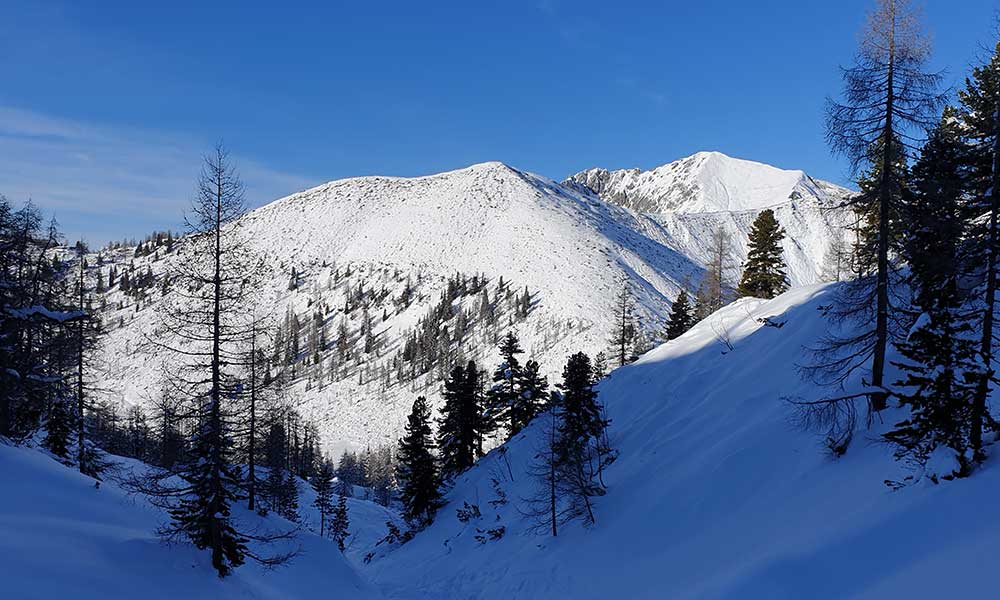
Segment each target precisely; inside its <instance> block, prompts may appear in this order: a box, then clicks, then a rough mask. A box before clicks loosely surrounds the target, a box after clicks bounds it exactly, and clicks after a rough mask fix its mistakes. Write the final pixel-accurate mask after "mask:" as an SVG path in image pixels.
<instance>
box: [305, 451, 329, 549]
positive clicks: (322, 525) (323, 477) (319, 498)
mask: <svg viewBox="0 0 1000 600" xmlns="http://www.w3.org/2000/svg"><path fill="white" fill-rule="evenodd" d="M309 485H311V486H312V489H313V491H314V492H316V499H315V500H313V506H314V507H316V511H317V512H319V535H320V537H324V536H325V535H326V531H327V529H326V524H327V521H328V520H329V519H330V517H331V516H332V515H333V465H331V464H330V463H329V462H328V461H323V462H322V463H321V464H320V466H319V469H317V470H316V473H315V474H314V475H313V476H312V479H311V480H310V481H309ZM330 531H331V532H332V531H333V529H332V527H331V529H330Z"/></svg>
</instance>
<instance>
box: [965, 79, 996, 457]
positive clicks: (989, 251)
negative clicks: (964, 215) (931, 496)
mask: <svg viewBox="0 0 1000 600" xmlns="http://www.w3.org/2000/svg"><path fill="white" fill-rule="evenodd" d="M994 114H995V115H996V116H995V117H994V124H993V127H994V131H993V173H992V175H993V177H992V181H991V182H990V183H991V185H990V219H989V232H988V234H987V236H986V244H987V247H986V298H985V302H986V307H985V308H984V309H983V337H982V341H981V346H980V350H979V352H980V354H981V355H982V360H983V375H982V377H981V378H980V380H979V383H978V385H977V386H976V396H975V398H974V399H973V403H972V431H971V432H970V434H969V438H970V440H969V441H970V443H971V445H972V450H973V453H974V454H973V456H974V459H975V460H977V461H981V460H983V459H984V458H986V456H985V454H984V453H983V420H984V419H985V418H986V397H987V396H988V395H989V393H990V380H991V379H992V378H993V311H994V308H995V306H996V291H997V277H996V270H997V249H998V248H997V246H998V243H1000V240H998V239H997V238H998V234H997V217H998V215H997V213H998V212H1000V202H998V200H1000V198H998V197H997V194H998V193H1000V127H998V126H997V122H996V120H995V119H996V118H1000V99H998V101H997V107H996V112H995V113H994Z"/></svg>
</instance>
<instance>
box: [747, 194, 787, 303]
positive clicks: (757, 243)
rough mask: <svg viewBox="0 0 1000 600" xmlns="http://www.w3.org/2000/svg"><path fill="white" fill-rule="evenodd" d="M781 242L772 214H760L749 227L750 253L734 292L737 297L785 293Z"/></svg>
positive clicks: (782, 233)
mask: <svg viewBox="0 0 1000 600" xmlns="http://www.w3.org/2000/svg"><path fill="white" fill-rule="evenodd" d="M783 239H785V230H784V228H783V227H781V225H779V224H778V221H777V220H776V219H775V218H774V211H773V210H771V209H769V208H768V209H765V210H763V211H761V213H760V214H759V215H758V216H757V218H756V219H754V222H753V225H752V226H751V227H750V243H749V247H750V249H749V252H748V253H747V261H746V264H745V265H744V266H743V278H742V279H741V280H740V284H739V287H738V288H737V291H738V292H739V293H740V295H741V296H752V297H754V298H774V297H775V296H777V295H778V294H780V293H781V292H784V291H785V290H787V289H788V275H787V274H786V273H785V260H784V259H783V258H782V249H781V240H783Z"/></svg>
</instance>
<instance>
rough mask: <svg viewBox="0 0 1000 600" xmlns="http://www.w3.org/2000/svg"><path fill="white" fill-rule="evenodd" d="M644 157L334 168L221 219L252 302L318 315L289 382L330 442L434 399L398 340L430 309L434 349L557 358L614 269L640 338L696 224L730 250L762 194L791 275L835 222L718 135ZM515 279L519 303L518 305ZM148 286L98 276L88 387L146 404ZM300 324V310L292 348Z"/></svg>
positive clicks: (789, 177)
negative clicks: (95, 343)
mask: <svg viewBox="0 0 1000 600" xmlns="http://www.w3.org/2000/svg"><path fill="white" fill-rule="evenodd" d="M650 173H652V174H655V176H654V175H648V174H643V173H639V172H627V173H626V172H610V173H609V172H606V171H590V172H585V173H582V174H579V175H577V176H574V177H573V178H571V180H569V181H568V182H567V183H566V184H559V183H556V182H554V181H552V180H549V179H547V178H544V177H541V176H538V175H533V174H531V173H527V172H524V171H520V170H518V169H515V168H512V167H510V166H507V165H504V164H501V163H496V162H493V163H484V164H478V165H473V166H471V167H468V168H465V169H460V170H457V171H451V172H447V173H441V174H438V175H431V176H426V177H416V178H398V177H359V178H352V179H344V180H338V181H333V182H330V183H327V184H324V185H321V186H318V187H316V188H313V189H310V190H306V191H304V192H301V193H298V194H294V195H291V196H288V197H286V198H282V199H279V200H276V201H274V202H272V203H270V204H268V205H266V206H264V207H261V208H259V209H256V210H254V211H251V212H250V213H248V214H247V215H246V216H245V217H244V218H243V219H241V220H240V222H239V223H238V224H237V227H236V228H237V231H238V232H240V235H243V236H245V239H246V240H247V241H248V244H249V247H250V248H251V249H252V250H253V251H254V252H255V254H256V255H258V256H260V257H261V258H262V259H263V261H264V264H263V269H264V271H265V272H266V277H265V279H264V283H263V285H262V286H261V287H260V290H259V292H260V295H261V297H260V300H259V304H260V305H261V306H263V307H267V310H268V311H269V312H270V314H271V315H272V316H273V318H274V322H275V324H277V323H279V322H281V321H282V319H284V318H286V316H287V315H290V314H295V315H296V316H297V318H299V319H300V320H301V321H302V322H303V323H309V322H311V321H312V320H314V319H315V320H317V321H318V322H321V328H322V331H321V333H320V335H321V336H322V338H323V340H324V342H323V343H322V348H320V350H319V352H318V357H319V359H320V360H319V361H318V362H317V361H315V360H314V358H315V357H306V356H301V357H297V359H299V358H301V362H302V365H301V367H299V368H297V370H296V382H295V384H294V385H293V386H292V390H291V394H292V397H293V398H294V401H295V402H296V403H297V405H298V406H299V408H300V410H301V411H302V412H303V413H304V415H305V416H306V417H308V418H310V419H312V420H314V421H316V422H318V424H319V425H320V426H321V431H322V433H323V436H324V441H325V443H326V445H327V447H328V449H330V450H332V451H338V450H339V449H340V448H341V447H347V446H350V447H356V448H357V447H364V446H367V445H375V444H379V443H391V442H392V441H393V440H395V439H396V438H397V437H398V435H399V434H400V431H401V429H402V425H403V422H404V420H405V416H406V413H407V412H408V410H409V407H410V405H411V404H412V401H413V398H414V396H415V395H417V394H426V395H428V397H429V398H430V399H431V400H432V402H435V401H436V400H437V396H438V390H439V388H440V377H441V375H442V374H443V373H444V372H446V367H447V365H446V364H444V362H443V361H438V362H433V361H431V363H430V366H428V363H427V361H424V360H421V361H414V360H413V358H412V353H410V354H407V353H408V352H409V351H410V350H411V349H412V348H410V346H408V344H407V340H408V339H411V338H413V337H414V336H415V335H416V333H418V332H419V331H421V328H422V327H424V323H423V322H422V321H426V320H427V319H428V318H429V315H431V314H432V313H434V314H436V315H438V316H437V317H435V318H437V319H438V321H439V322H438V323H437V325H439V326H440V327H441V328H443V329H446V330H447V333H446V334H444V341H443V342H438V341H435V344H439V343H440V344H444V347H441V348H437V349H435V350H433V353H436V354H435V355H441V354H450V355H451V356H452V357H453V358H454V357H461V358H462V359H464V360H468V359H475V360H477V362H479V364H480V365H481V366H483V367H486V368H492V366H493V364H494V362H495V361H496V353H495V348H494V346H495V343H496V341H497V339H498V338H499V337H500V336H501V335H503V334H504V333H505V332H506V331H507V330H514V331H516V332H517V334H518V335H519V337H520V338H521V341H522V346H523V347H524V349H525V350H526V354H527V355H528V356H529V357H532V358H535V359H536V360H538V361H539V362H540V363H541V364H542V366H543V370H544V371H545V372H546V373H547V374H548V375H550V376H556V375H557V374H558V373H560V372H561V369H562V365H563V364H564V362H565V358H566V356H568V355H569V354H571V353H573V352H576V351H580V350H583V351H585V352H587V353H589V354H591V355H593V354H596V353H597V352H599V351H601V350H603V349H605V348H606V346H607V339H608V335H609V332H610V330H611V327H612V322H613V317H612V314H613V312H612V311H613V308H612V307H613V304H614V298H615V295H616V294H617V293H618V291H619V290H620V288H621V285H622V282H623V281H624V282H626V283H627V285H628V287H629V289H630V291H631V293H632V294H633V295H634V296H635V298H636V300H637V305H638V307H637V312H638V317H639V320H640V323H641V325H642V327H643V329H644V330H645V331H646V332H647V335H648V336H649V337H650V338H655V337H656V334H657V333H658V331H659V329H660V326H661V324H662V322H663V321H664V320H665V318H666V316H667V314H668V311H669V307H670V303H671V301H672V300H673V298H674V297H675V296H676V294H677V293H678V292H679V290H680V289H681V288H682V287H684V286H688V287H693V286H695V285H697V282H698V280H699V279H700V277H701V274H702V272H703V265H704V261H705V260H706V258H707V244H708V241H709V238H710V232H711V231H712V230H713V229H714V228H716V227H718V226H722V227H725V228H726V229H727V230H729V231H731V232H732V237H733V241H734V242H735V247H736V250H737V252H736V253H737V257H736V258H737V260H739V261H742V259H743V256H744V255H745V237H746V234H747V232H748V231H749V226H750V222H751V221H752V220H753V218H754V217H755V216H756V213H757V212H758V211H759V209H761V208H763V207H774V208H775V210H776V212H777V214H778V220H779V221H780V222H781V223H782V224H783V225H785V227H786V228H787V229H788V231H789V237H788V239H787V240H786V259H787V260H788V262H789V268H790V276H791V279H792V281H793V283H797V284H798V283H811V282H814V281H816V280H817V278H818V271H819V267H818V265H819V264H820V263H821V261H822V258H823V255H824V253H825V252H826V249H827V247H828V246H829V240H830V238H831V235H836V234H838V230H836V229H835V228H833V227H831V224H832V223H834V222H835V221H836V213H835V211H827V210H824V209H825V208H827V207H830V206H833V205H835V204H836V202H837V201H838V199H839V198H841V197H842V196H843V195H844V194H846V193H847V192H846V190H843V189H841V188H837V187H836V186H833V185H831V184H824V183H821V182H815V181H813V180H811V179H809V178H808V177H806V176H805V175H803V174H801V173H799V172H789V171H782V170H779V169H775V168H773V167H768V166H766V165H761V164H759V163H751V162H748V161H740V160H736V159H731V158H728V157H725V156H724V155H721V154H718V153H700V154H697V155H695V156H693V157H690V158H688V159H684V160H682V161H678V162H677V163H671V164H670V165H666V166H664V167H660V168H659V169H656V170H655V171H653V172H650ZM796 173H797V175H796ZM629 182H632V183H629ZM678 190H686V191H678ZM640 191H641V193H640ZM105 258H107V259H109V260H112V261H118V263H119V264H120V265H124V264H125V263H126V262H131V263H132V265H133V266H132V269H133V271H134V272H136V273H140V274H141V273H143V272H146V271H147V270H148V271H149V272H151V273H152V275H153V278H154V279H158V278H159V276H160V275H161V274H162V273H163V272H164V271H165V270H166V269H168V268H169V264H170V262H171V260H172V257H171V255H169V254H162V253H156V254H153V255H149V256H138V257H132V256H131V253H130V252H128V251H121V252H120V255H118V256H117V257H115V256H108V257H105ZM456 274H462V278H463V279H465V278H468V277H472V276H476V278H477V279H476V281H475V283H473V284H470V286H469V287H470V289H471V288H475V290H474V292H473V291H470V290H468V289H465V288H466V286H465V285H464V284H463V285H461V286H459V287H461V288H462V289H461V290H459V291H458V292H456V293H453V294H452V296H450V299H449V301H448V302H447V304H449V307H448V309H447V311H445V312H446V313H447V314H445V315H444V316H443V317H442V316H441V311H439V310H437V308H439V304H440V299H441V297H442V295H444V294H446V293H449V292H448V290H449V289H452V290H453V291H454V289H453V288H454V287H455V286H454V283H449V279H452V280H454V279H455V278H456ZM733 275H734V276H735V275H736V274H735V273H734V274H733ZM293 280H294V281H293ZM525 290H527V293H528V296H529V297H530V303H529V304H530V307H528V308H527V309H522V308H521V304H519V299H520V298H522V297H523V295H524V292H525ZM159 295H160V294H159V292H158V291H156V292H153V293H149V294H146V295H145V297H144V298H141V299H139V300H136V299H135V297H134V295H133V296H125V295H123V294H122V293H121V292H120V290H117V289H111V290H110V291H109V292H108V294H107V295H106V297H105V299H104V301H105V302H106V304H107V306H108V310H107V311H106V313H105V320H106V322H107V323H108V324H109V330H110V331H109V334H108V336H107V337H106V339H105V342H104V348H103V349H104V355H105V357H104V358H105V360H104V362H105V364H107V365H108V366H109V368H108V376H107V378H106V381H105V382H104V387H105V388H106V389H110V390H112V391H113V395H114V396H115V397H116V398H124V400H125V402H126V403H129V404H147V403H149V402H150V401H152V400H154V399H155V398H156V395H157V394H158V393H159V390H160V388H161V384H160V380H159V378H160V372H161V368H160V367H161V364H162V361H163V360H165V357H164V356H163V354H162V351H160V350H159V349H157V348H153V347H150V346H149V345H147V344H143V339H144V336H145V333H147V332H151V331H155V330H156V327H157V316H156V311H157V304H158V303H160V302H163V301H165V299H162V298H159ZM484 296H485V298H486V302H487V303H488V304H489V310H488V311H484V308H483V303H484ZM166 300H169V298H167V299H166ZM435 311H437V312H435ZM487 312H488V313H490V314H488V315H487V314H486V313H487ZM459 313H464V315H460V314H459ZM366 323H370V324H371V325H370V329H371V336H366V335H365V334H364V333H363V332H364V331H366V325H365V324H366ZM424 328H425V329H426V327H424ZM338 332H340V333H338ZM435 332H436V333H435V335H438V333H440V332H439V331H438V329H435ZM308 335H309V332H308V331H307V328H303V331H302V334H301V337H302V339H301V344H300V346H301V348H302V349H303V350H302V353H303V354H304V353H305V351H304V348H305V347H306V346H307V345H308V343H309V342H308V340H307V339H306V338H307V336H308ZM338 337H340V338H343V339H336V340H335V338H338ZM440 337H441V336H440V335H438V338H440ZM366 338H370V339H366ZM423 341H424V342H426V340H423ZM417 345H421V344H417ZM422 345H423V346H426V343H423V344H422ZM369 346H370V347H369ZM365 350H368V351H365ZM424 351H427V350H426V348H425V349H424ZM416 362H422V363H423V364H422V366H420V367H419V368H418V366H417V365H416Z"/></svg>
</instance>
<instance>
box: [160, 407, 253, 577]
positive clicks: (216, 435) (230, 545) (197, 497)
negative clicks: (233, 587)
mask: <svg viewBox="0 0 1000 600" xmlns="http://www.w3.org/2000/svg"><path fill="white" fill-rule="evenodd" d="M231 451H232V442H231V441H230V439H229V437H228V435H227V434H226V430H225V426H224V423H223V420H222V417H221V414H220V411H219V410H218V407H217V404H216V405H215V408H211V407H210V408H209V409H208V411H207V418H206V419H205V423H204V424H203V425H202V427H201V429H200V430H199V431H198V433H197V434H196V435H195V437H194V440H193V443H192V448H191V458H190V461H189V462H188V464H187V465H186V466H185V469H184V472H183V476H184V480H185V482H186V485H185V487H184V488H182V489H181V490H179V491H181V492H183V495H182V497H181V498H180V499H179V501H178V502H177V504H176V505H175V506H174V507H173V508H171V509H170V516H171V518H172V519H173V522H172V523H171V524H170V526H168V528H167V529H165V533H167V534H168V535H177V534H182V533H183V534H184V535H186V536H187V537H188V538H189V539H190V540H191V542H192V543H193V544H194V545H195V547H197V548H199V549H202V550H203V549H205V548H209V549H211V551H212V566H213V567H215V570H216V571H218V573H219V577H225V576H226V575H228V574H229V573H230V572H231V571H232V570H233V569H234V568H236V567H238V566H240V565H242V564H243V562H244V559H245V556H246V552H247V548H246V542H247V540H246V538H245V537H244V536H243V535H242V534H241V533H240V532H239V531H237V529H236V527H235V526H234V525H233V523H232V520H231V515H230V506H231V505H232V503H233V502H235V501H237V500H238V499H239V495H238V490H239V489H240V485H241V481H240V475H239V472H238V471H237V470H236V468H235V467H234V466H233V465H232V462H231V460H230V459H231Z"/></svg>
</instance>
